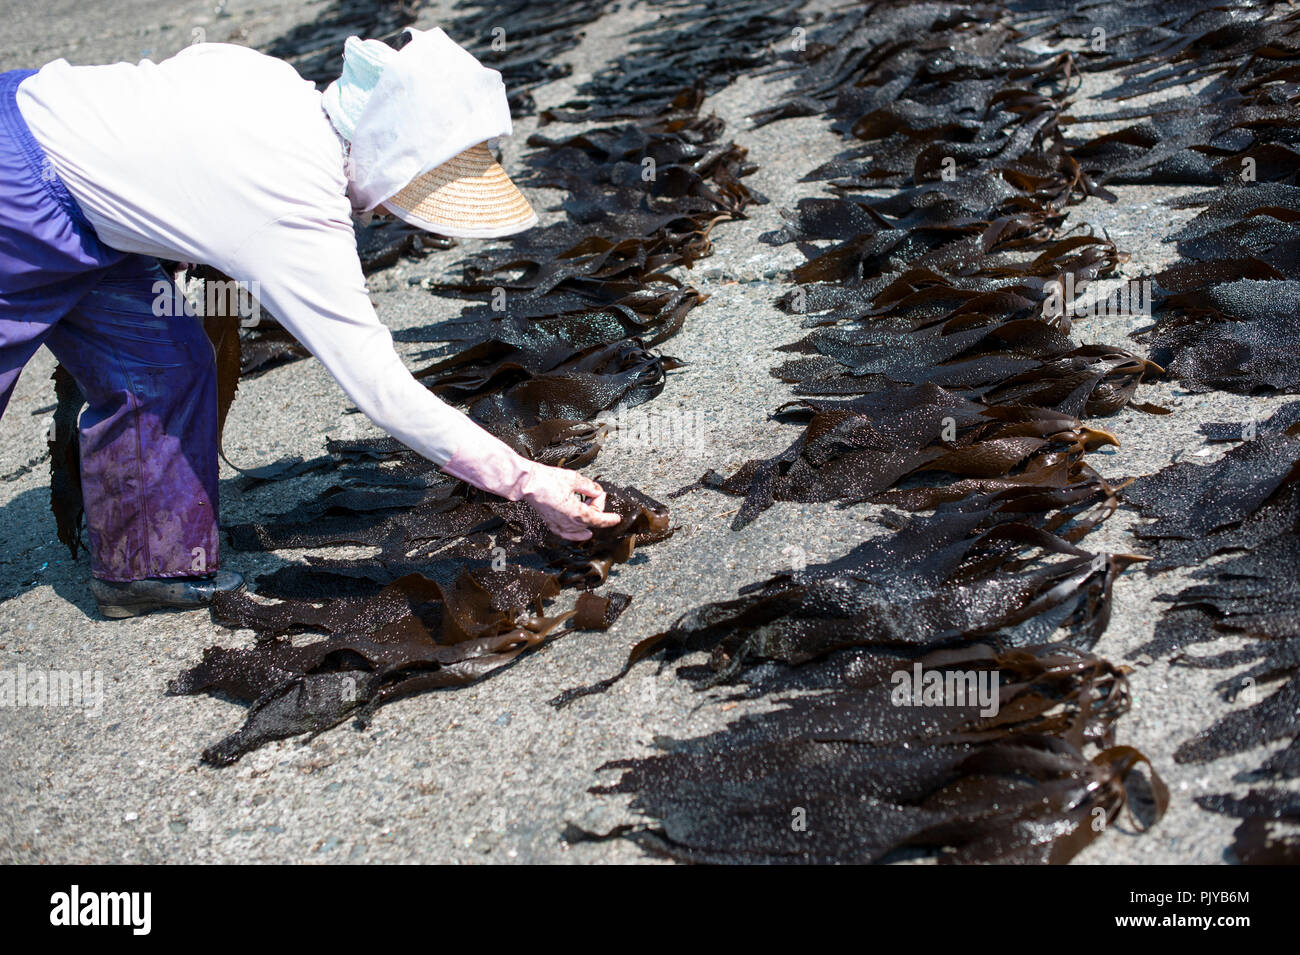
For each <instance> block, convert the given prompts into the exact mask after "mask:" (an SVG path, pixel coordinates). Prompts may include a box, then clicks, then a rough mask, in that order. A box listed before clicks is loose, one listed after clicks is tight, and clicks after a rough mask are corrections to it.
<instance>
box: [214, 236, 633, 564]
mask: <svg viewBox="0 0 1300 955" xmlns="http://www.w3.org/2000/svg"><path fill="white" fill-rule="evenodd" d="M218 264H219V265H225V266H226V271H227V272H229V274H231V275H232V276H234V277H235V278H239V279H244V280H245V281H251V280H253V278H254V276H256V277H257V278H258V280H259V285H258V292H259V293H260V299H261V301H262V303H263V304H264V305H266V307H267V308H268V309H269V310H270V311H271V312H272V314H274V315H275V316H276V318H277V319H279V321H280V323H281V324H282V325H284V326H285V327H286V328H287V329H288V330H289V331H290V333H292V334H293V336H294V337H295V338H297V339H298V341H300V342H302V344H303V345H304V346H306V348H307V349H308V351H310V352H311V353H312V354H313V355H315V356H316V357H317V358H318V359H320V361H321V363H322V364H323V365H324V366H325V367H326V368H327V369H329V371H330V373H331V374H332V375H333V376H334V378H335V380H337V381H338V383H339V385H340V386H341V387H342V388H343V390H344V392H346V393H347V396H348V397H349V398H350V399H351V400H352V401H353V402H354V403H355V404H356V406H357V407H358V408H359V409H360V410H361V411H362V412H363V413H364V414H365V415H366V416H367V417H368V418H370V420H371V421H373V422H374V423H375V424H376V425H378V426H379V427H380V428H382V429H383V430H384V431H386V432H388V433H389V434H391V435H392V436H393V437H395V438H397V439H398V440H399V441H401V442H402V443H403V444H405V445H407V446H408V447H410V448H412V449H413V450H415V451H417V452H419V453H420V454H422V455H424V456H425V457H426V458H429V459H430V460H431V461H433V462H434V463H435V464H437V465H439V466H440V467H441V468H442V469H443V470H444V471H445V472H446V473H448V474H451V475H454V476H455V477H458V478H460V479H461V480H463V481H467V482H468V483H470V484H473V485H474V486H475V487H478V488H481V489H483V490H485V491H490V492H491V493H493V494H499V495H501V496H502V497H505V498H507V499H509V500H512V501H520V500H522V501H527V502H528V503H529V504H531V505H532V506H533V507H534V509H536V510H537V512H538V513H539V514H540V515H541V517H542V519H543V520H544V521H545V522H546V524H547V526H548V527H550V528H551V530H553V531H555V532H556V533H557V534H559V535H560V536H562V537H565V538H568V539H569V540H585V539H586V538H588V537H590V536H591V528H592V527H609V526H613V525H614V524H616V523H618V520H619V517H618V515H617V514H612V513H610V514H606V513H603V512H602V509H603V507H604V504H605V495H604V492H603V491H602V490H601V489H600V486H599V485H597V484H596V483H595V482H593V481H591V480H589V479H587V478H585V477H583V476H582V475H581V474H577V473H575V472H573V471H569V470H566V469H564V468H553V467H548V466H546V465H543V464H539V463H537V462H535V461H530V460H528V459H527V458H524V457H522V456H521V455H519V454H517V453H515V452H514V451H513V450H512V449H511V448H510V447H508V446H507V445H506V444H504V443H503V442H502V441H500V440H498V439H497V438H495V437H493V436H492V435H490V434H488V433H487V432H486V431H484V430H483V429H482V428H480V427H479V426H478V425H477V424H475V423H474V422H473V421H471V420H470V419H469V418H468V417H467V416H466V415H465V414H464V413H462V412H461V411H459V410H458V409H456V408H453V407H451V406H450V405H448V404H447V403H446V402H444V401H443V400H442V399H440V398H439V397H438V396H437V395H435V394H433V393H432V392H431V391H429V390H428V389H427V388H425V387H424V386H423V385H421V384H420V383H419V382H418V381H416V380H415V378H414V377H412V375H411V373H410V371H409V370H408V369H407V367H406V365H405V364H404V363H403V362H402V360H401V358H400V357H399V356H398V354H397V352H396V351H395V350H394V348H393V337H392V335H391V334H390V333H389V331H388V329H387V328H386V327H385V326H384V325H383V324H382V323H381V322H380V321H379V318H378V316H377V315H376V314H375V310H374V307H373V306H372V305H371V304H370V298H369V296H368V295H367V293H366V288H365V279H364V277H363V275H362V272H361V263H360V261H359V260H358V258H357V253H356V244H355V240H354V238H353V233H352V228H351V225H350V224H349V223H346V222H333V221H327V222H321V221H319V220H315V219H312V218H310V217H301V218H299V217H287V218H283V219H279V220H276V221H275V222H272V223H269V224H268V225H266V226H264V227H263V228H262V229H260V230H259V231H258V232H257V233H255V234H254V235H252V236H250V237H249V239H248V240H246V241H245V242H244V244H243V245H242V246H241V247H240V249H239V252H238V254H237V255H236V256H235V261H233V262H230V263H218Z"/></svg>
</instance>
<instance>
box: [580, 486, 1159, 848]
mask: <svg viewBox="0 0 1300 955" xmlns="http://www.w3.org/2000/svg"><path fill="white" fill-rule="evenodd" d="M1112 503H1113V499H1112V498H1111V497H1110V496H1109V494H1108V493H1106V492H1098V493H1095V494H1093V495H1090V496H1089V498H1088V499H1085V500H1083V501H1078V502H1075V503H1074V504H1073V505H1071V506H1070V507H1066V508H1058V507H1057V506H1056V505H1055V504H1053V503H1050V502H1047V501H1044V500H1043V499H1042V498H1041V497H1035V496H1033V495H1029V494H1026V493H1025V492H1024V491H1021V490H1019V489H1016V490H1007V491H1002V492H999V493H996V494H990V495H984V496H977V497H970V498H967V499H966V500H964V501H962V502H960V503H955V504H948V505H943V506H941V507H940V508H939V509H938V511H937V512H936V514H935V515H934V516H932V517H924V518H923V517H915V518H910V519H905V520H904V523H903V526H902V528H901V529H900V530H899V531H898V532H897V533H896V534H893V535H887V536H884V537H880V538H875V539H873V540H869V541H867V542H866V543H864V544H862V545H860V546H859V547H858V548H856V549H855V550H854V551H853V552H852V553H850V554H848V555H846V556H845V557H843V558H841V559H839V560H837V561H835V562H833V563H830V564H826V565H822V566H819V567H810V568H808V569H807V570H806V571H802V572H799V573H798V574H783V575H779V576H777V577H774V578H772V579H770V580H768V581H767V582H765V583H763V584H761V585H757V586H755V587H750V588H746V591H745V592H743V594H742V596H740V597H738V598H736V599H735V600H731V601H725V602H721V603H716V604H708V605H705V606H703V607H699V608H696V609H695V610H693V611H691V612H689V613H687V614H686V615H684V616H683V617H682V618H681V619H680V620H678V621H677V622H676V623H675V624H674V626H673V627H672V628H671V629H670V630H669V631H667V632H665V633H663V634H659V635H656V636H654V637H651V638H649V639H647V640H645V641H643V642H642V643H641V644H639V645H638V646H637V647H636V648H635V649H634V650H633V652H632V654H631V656H630V657H629V660H628V664H627V667H625V669H624V671H623V672H624V673H626V672H627V670H628V669H630V668H631V667H632V666H633V665H634V664H635V663H636V662H637V661H638V660H641V659H644V658H646V657H647V656H649V655H651V654H657V655H660V656H662V657H665V658H666V659H673V658H675V657H678V656H680V655H682V654H684V653H687V652H693V651H705V652H708V653H709V654H710V656H709V662H708V664H707V666H703V667H685V668H683V669H682V670H680V671H679V674H680V675H681V676H683V677H685V678H687V679H690V680H692V681H694V682H696V683H697V684H698V685H699V686H700V687H709V686H716V685H718V684H720V683H734V682H737V681H741V682H744V683H745V684H746V685H747V689H746V691H745V695H748V696H759V695H769V696H770V695H773V694H777V693H783V694H785V693H793V692H796V691H799V692H802V693H803V694H807V695H800V696H797V697H782V699H781V707H780V708H778V709H776V710H775V711H772V712H767V713H763V714H760V715H754V716H748V717H745V718H744V719H742V720H741V721H739V722H737V723H733V724H731V725H730V726H729V727H728V728H727V729H726V730H723V731H721V732H717V733H713V734H711V735H709V736H706V737H703V738H700V739H694V740H689V741H684V742H680V743H675V744H672V745H671V746H670V747H668V751H667V752H666V753H665V754H663V755H657V756H652V757H650V758H647V759H642V760H629V761H620V762H615V763H612V764H609V765H608V766H607V767H606V768H622V769H624V770H625V773H624V775H623V777H622V779H621V780H619V782H618V783H616V784H614V785H611V786H608V787H604V788H601V789H597V790H595V791H597V792H624V793H634V794H635V798H634V800H633V803H632V807H633V808H634V809H636V810H638V811H641V812H643V813H645V814H647V815H649V816H651V817H653V818H654V819H655V820H656V822H655V823H654V824H638V825H633V826H624V827H620V828H618V829H616V830H615V831H613V832H612V833H608V834H606V836H622V837H626V838H631V839H634V840H636V841H637V842H639V843H640V844H642V845H643V846H644V847H645V848H647V849H648V850H650V851H652V852H657V853H662V854H664V855H667V856H669V857H671V858H675V859H679V860H682V861H709V862H718V861H751V862H791V861H799V862H830V861H838V862H848V861H856V862H863V861H889V860H892V859H895V858H898V857H899V856H900V854H905V853H906V851H907V850H916V851H922V850H924V851H928V852H933V853H937V854H938V857H939V858H940V859H941V860H943V861H951V862H987V861H998V862H1065V861H1068V860H1069V859H1070V858H1071V857H1073V856H1074V855H1075V854H1076V853H1077V852H1078V851H1079V850H1080V849H1082V848H1083V847H1084V846H1085V845H1087V844H1088V843H1089V842H1091V841H1092V840H1093V839H1095V838H1096V837H1097V836H1098V835H1099V834H1100V832H1101V831H1103V830H1104V829H1105V827H1106V826H1107V825H1108V824H1109V823H1110V822H1111V821H1113V820H1114V819H1115V817H1116V816H1117V814H1118V813H1119V811H1120V809H1121V807H1122V806H1123V805H1124V804H1125V802H1126V799H1127V795H1126V789H1125V781H1126V779H1127V778H1128V776H1129V774H1130V772H1131V771H1132V770H1133V769H1134V768H1135V767H1136V766H1137V765H1138V764H1139V763H1140V762H1142V761H1143V758H1142V757H1141V755H1140V754H1138V753H1137V752H1136V751H1134V750H1132V749H1131V748H1129V747H1124V746H1118V747H1117V746H1115V745H1114V739H1113V735H1114V734H1113V730H1114V723H1115V720H1116V719H1117V718H1118V717H1119V715H1120V714H1121V713H1123V712H1124V711H1125V709H1126V708H1127V704H1128V700H1127V691H1126V688H1125V681H1124V672H1125V671H1124V670H1123V669H1122V668H1116V667H1114V666H1112V665H1111V664H1109V663H1107V662H1105V661H1104V660H1100V659H1098V658H1096V657H1094V656H1093V655H1092V654H1090V653H1089V652H1088V651H1087V649H1086V647H1088V646H1090V645H1091V644H1092V643H1093V642H1094V641H1095V639H1096V637H1097V636H1098V635H1099V634H1100V632H1101V631H1102V630H1103V629H1104V628H1105V625H1106V621H1107V618H1108V616H1109V601H1110V589H1111V584H1112V582H1113V580H1114V578H1115V576H1116V575H1117V574H1118V573H1120V572H1121V571H1122V570H1123V569H1124V567H1125V566H1126V565H1127V564H1128V563H1130V562H1131V560H1132V558H1129V557H1126V556H1124V555H1102V554H1093V553H1089V552H1088V551H1086V550H1083V549H1081V548H1079V547H1078V546H1076V545H1075V544H1073V543H1071V542H1070V540H1069V538H1071V537H1075V536H1077V534H1076V533H1074V531H1083V530H1086V528H1087V527H1088V526H1090V523H1091V522H1092V521H1093V520H1095V519H1096V514H1097V512H1098V511H1101V512H1104V511H1105V510H1107V509H1108V507H1109V506H1110V505H1111V504H1112ZM1051 525H1058V531H1059V533H1054V532H1053V531H1051V530H1048V529H1047V528H1048V526H1051ZM1048 641H1052V642H1048ZM772 664H777V666H773V665H772ZM913 673H915V674H916V675H917V680H916V682H915V683H912V684H909V683H908V681H909V680H911V678H912V674H913ZM922 673H925V674H927V675H928V676H927V677H926V682H924V683H923V682H922V681H921V680H920V675H921V674H922ZM621 675H622V674H620V676H621ZM900 675H901V676H900ZM614 679H617V677H616V678H614ZM981 681H983V682H982V683H981ZM611 682H613V681H612V680H607V681H604V682H603V683H602V684H597V685H595V686H593V687H587V688H583V689H580V690H576V691H571V692H570V693H568V694H566V695H565V696H564V697H562V698H560V699H558V700H557V701H556V702H557V703H560V704H564V703H567V702H570V701H572V700H573V699H575V698H576V697H578V696H585V695H587V694H589V693H591V692H597V691H599V690H601V689H604V688H605V687H607V686H608V685H610V683H611ZM907 685H910V686H911V687H912V688H911V689H908V690H906V692H904V695H903V697H902V698H900V695H899V694H900V692H901V689H900V688H902V687H904V686H907ZM945 686H947V687H949V689H948V690H945V689H943V688H944V687H945ZM980 686H983V687H984V688H985V689H984V696H982V697H980V698H979V699H978V700H977V699H976V692H977V689H976V688H977V687H980ZM921 687H928V688H927V689H925V690H924V691H922V689H921ZM957 687H962V688H963V689H961V690H960V691H959V693H958V695H956V696H954V694H953V689H954V688H957ZM931 693H932V694H933V696H932V697H931V696H930V694H931ZM981 701H982V702H981ZM904 704H906V705H904ZM1090 746H1091V747H1095V748H1096V749H1097V752H1096V753H1095V754H1094V755H1092V756H1091V758H1089V757H1088V756H1085V754H1084V753H1085V749H1086V748H1087V747H1090ZM1133 782H1134V785H1136V780H1134V781H1133ZM1148 785H1149V786H1150V789H1149V795H1150V797H1151V799H1152V802H1153V804H1152V805H1151V806H1149V807H1147V809H1146V811H1145V812H1144V816H1145V818H1146V821H1147V822H1148V823H1149V822H1150V821H1151V820H1152V818H1153V817H1154V818H1158V817H1159V815H1160V814H1161V813H1163V811H1164V808H1165V805H1166V804H1167V800H1168V795H1167V793H1166V792H1165V789H1164V786H1163V784H1162V783H1161V781H1160V779H1159V777H1158V776H1156V775H1155V774H1154V773H1153V774H1152V775H1151V777H1150V779H1149V782H1148ZM566 837H567V838H569V839H570V840H572V841H580V840H582V839H589V838H600V837H601V836H598V835H597V834H593V833H589V832H582V831H581V830H578V829H576V828H574V827H570V830H569V831H568V833H567V836H566Z"/></svg>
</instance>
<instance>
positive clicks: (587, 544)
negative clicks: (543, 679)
mask: <svg viewBox="0 0 1300 955" xmlns="http://www.w3.org/2000/svg"><path fill="white" fill-rule="evenodd" d="M407 454H408V456H409V457H410V458H411V459H412V460H411V461H410V462H409V469H410V470H411V471H413V472H417V473H418V472H419V471H420V470H422V468H421V466H420V462H422V459H418V458H416V457H415V456H414V455H413V454H411V453H410V452H407ZM423 463H424V464H426V465H427V462H423ZM427 470H433V468H432V465H427ZM354 477H355V478H356V479H358V480H361V479H363V475H361V474H357V475H354ZM606 490H607V493H608V499H607V508H608V509H609V510H611V511H614V512H617V513H619V514H620V515H622V518H623V519H622V521H620V523H619V524H617V525H615V526H614V527H612V528H604V529H599V530H597V531H596V532H595V533H594V534H593V536H592V537H591V539H589V540H588V541H584V542H582V543H580V544H574V543H571V542H567V541H563V540H561V539H560V538H558V537H555V536H554V535H553V534H551V533H550V532H549V531H547V530H546V529H545V528H544V527H543V526H542V525H541V524H540V522H539V521H538V520H537V518H536V517H535V516H534V515H532V513H531V512H530V511H529V510H528V509H527V508H526V507H519V506H516V505H511V504H509V503H507V502H501V501H498V500H497V499H494V498H490V497H485V496H483V495H480V494H477V493H474V494H470V493H467V492H466V490H465V488H464V486H463V485H460V484H458V483H456V482H444V484H443V486H442V487H440V488H439V489H438V492H437V495H436V497H437V504H436V505H435V507H434V508H433V509H432V510H430V509H429V508H428V507H427V506H424V507H422V506H415V507H404V506H402V505H403V504H404V503H406V502H405V501H403V500H401V499H400V498H399V499H395V500H393V499H389V500H387V501H386V504H387V506H386V507H383V506H381V503H383V502H382V501H381V499H383V498H390V495H389V494H387V493H382V494H380V493H371V494H369V495H366V494H365V493H364V492H361V491H355V492H353V491H340V492H339V493H338V494H332V495H326V496H325V500H324V501H322V502H321V503H320V505H318V506H319V508H320V512H321V514H320V517H321V519H322V520H323V521H325V522H328V520H329V519H330V518H331V517H332V518H334V519H335V521H336V522H337V520H338V519H339V518H343V519H344V520H345V521H346V520H347V519H348V518H352V519H353V520H352V521H351V523H352V525H353V528H354V530H353V532H351V533H348V532H347V531H344V530H341V529H338V528H337V527H336V528H335V530H334V534H333V536H330V533H329V532H328V531H324V532H322V533H319V534H318V535H317V536H316V537H315V538H314V539H312V540H311V541H307V540H305V539H303V540H299V541H297V542H296V543H297V545H298V546H304V545H307V546H311V545H315V546H320V545H322V544H325V543H339V542H342V541H345V540H346V541H353V542H358V543H374V544H382V545H383V551H382V552H381V554H380V555H379V556H378V557H377V558H365V559H361V560H352V561H347V560H317V561H315V562H313V564H312V565H311V566H310V567H297V566H295V567H287V568H283V569H282V570H281V571H278V572H277V573H276V574H273V575H271V578H270V579H269V580H268V581H267V586H266V587H264V588H263V587H259V590H261V592H262V595H263V596H266V595H269V594H273V595H275V596H276V597H279V598H281V599H280V600H278V601H277V602H275V603H266V602H263V601H261V600H257V599H254V598H253V597H251V596H249V595H247V594H226V595H221V596H220V597H219V598H218V600H217V601H215V602H214V604H213V607H212V617H213V620H214V621H216V622H218V623H221V624H223V625H225V626H228V627H232V628H250V629H252V630H254V631H255V633H256V634H257V636H258V641H257V643H256V644H255V646H253V647H252V648H249V649H227V648H224V647H219V646H218V647H210V648H208V649H207V650H206V651H205V652H204V655H203V661H202V662H201V663H200V664H199V665H198V666H196V667H194V668H192V669H190V670H188V671H186V672H185V673H183V674H182V675H181V676H180V677H179V678H178V679H176V680H174V681H173V682H172V684H171V685H170V687H169V691H170V692H172V693H179V694H193V693H199V692H222V693H225V694H229V695H230V696H233V697H234V698H235V699H237V700H240V701H242V702H244V703H247V704H248V705H249V712H248V716H247V718H246V720H245V723H244V725H243V727H242V728H241V729H240V730H239V731H238V732H236V733H234V734H232V735H231V736H229V737H227V738H226V739H224V740H222V741H221V742H219V743H217V744H215V745H213V746H211V747H209V748H208V749H207V750H205V751H204V753H203V758H204V760H205V761H207V762H209V763H211V764H213V765H228V764H229V763H232V762H234V761H235V760H237V759H239V758H240V757H241V756H243V755H244V754H245V753H247V752H249V751H250V750H252V749H255V748H257V747H258V746H261V745H262V744H264V743H266V742H269V741H271V740H275V739H283V738H286V737H289V736H294V735H298V734H302V733H319V732H321V731H323V730H325V729H328V728H330V727H332V726H336V725H338V724H339V723H341V722H342V721H344V720H345V719H348V718H349V717H355V718H357V719H358V720H359V721H360V722H361V723H363V724H364V723H365V722H366V721H368V719H369V717H370V715H371V714H372V713H373V712H374V710H375V709H376V708H377V707H379V706H380V705H382V704H384V703H388V702H391V701H393V700H396V699H400V698H401V697H404V696H409V695H411V694H412V693H417V692H421V691H425V690H430V689H439V688H446V687H453V686H460V685H464V684H467V683H471V682H474V681H477V680H479V679H482V678H483V677H485V676H487V675H489V674H490V673H492V672H493V671H495V670H497V669H499V668H500V667H502V666H505V665H506V664H508V663H511V662H512V661H513V660H515V658H517V657H518V656H519V655H520V654H521V653H524V652H525V651H527V650H529V649H532V648H534V647H537V646H539V645H541V644H542V643H544V642H546V641H547V640H549V639H552V638H553V637H554V636H555V635H556V634H557V633H558V632H560V631H559V628H560V627H561V625H562V624H564V623H565V622H566V621H569V620H571V619H572V620H573V621H574V625H576V626H580V627H583V628H588V629H607V628H608V626H609V625H610V623H612V621H613V619H614V618H615V617H617V615H618V613H620V612H621V610H622V609H623V608H625V607H626V606H627V602H628V600H629V599H630V598H628V597H627V596H626V595H621V594H610V595H609V596H608V597H599V596H598V595H594V594H586V593H584V594H583V595H582V596H581V597H580V598H579V602H578V605H577V606H576V607H575V608H573V609H570V610H567V611H564V612H557V611H555V610H554V609H550V610H548V605H550V604H552V603H553V602H554V599H555V598H556V597H558V596H559V595H560V592H561V590H562V588H565V587H579V588H591V587H594V586H598V585H599V584H600V583H602V582H603V581H604V580H605V578H606V576H607V575H608V574H609V572H610V570H611V569H612V568H613V566H614V565H615V564H616V563H623V562H626V561H627V560H629V559H630V558H631V557H632V554H633V552H634V550H635V548H636V546H637V544H649V543H653V542H655V541H658V540H662V539H664V538H665V537H667V536H668V535H669V534H670V533H671V530H670V528H669V526H668V512H667V510H666V509H665V508H663V506H662V505H660V504H658V503H657V502H655V501H652V500H651V499H649V498H647V497H645V496H644V495H642V494H640V493H639V492H637V491H635V490H633V489H624V488H620V487H617V486H614V485H607V486H606ZM340 497H350V500H349V503H348V505H340V504H338V503H337V501H338V499H339V498H340ZM367 497H369V500H366V498H367ZM331 501H333V502H336V503H333V504H332V503H331ZM331 512H334V513H331ZM340 512H341V513H340ZM313 523H316V522H314V521H311V520H307V521H305V522H304V523H303V524H302V525H300V526H301V527H304V528H305V527H310V526H311V525H312V524H313ZM238 533H239V529H236V535H238ZM251 533H252V534H253V535H254V536H256V535H258V534H261V535H265V533H266V532H265V529H264V528H260V527H254V528H252V530H251ZM263 539H265V537H263ZM430 546H433V547H438V548H447V549H446V550H445V552H444V553H442V554H441V555H439V556H440V559H437V558H433V557H431V556H418V554H419V552H420V548H421V547H430ZM413 554H416V555H417V556H416V557H414V558H413V557H412V555H413ZM539 555H541V556H540V557H539ZM508 556H509V557H510V558H518V559H521V560H527V561H531V562H532V563H533V564H534V565H535V566H522V565H521V564H516V563H507V558H508ZM541 561H545V564H544V565H543V564H541V563H540V562H541ZM417 568H418V569H417ZM439 570H441V571H442V576H443V580H442V581H441V582H440V581H439V580H437V579H434V578H433V577H430V576H427V574H428V573H435V572H437V571H439ZM548 613H549V615H548ZM301 633H310V634H323V635H324V636H323V638H322V639H318V640H315V641H313V642H306V643H304V642H302V641H295V640H293V639H292V638H291V636H292V635H293V634H301Z"/></svg>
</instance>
